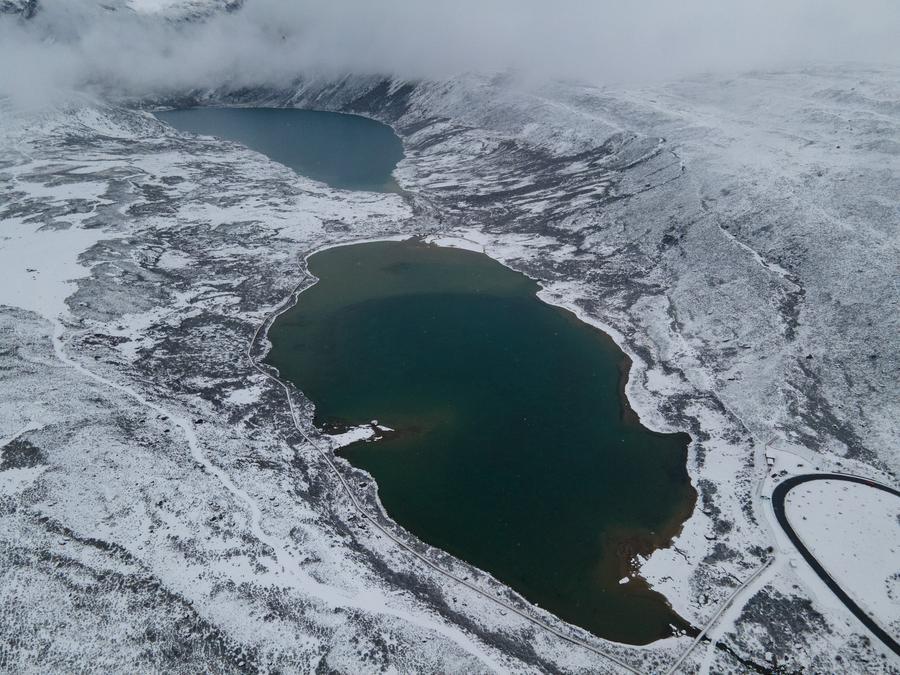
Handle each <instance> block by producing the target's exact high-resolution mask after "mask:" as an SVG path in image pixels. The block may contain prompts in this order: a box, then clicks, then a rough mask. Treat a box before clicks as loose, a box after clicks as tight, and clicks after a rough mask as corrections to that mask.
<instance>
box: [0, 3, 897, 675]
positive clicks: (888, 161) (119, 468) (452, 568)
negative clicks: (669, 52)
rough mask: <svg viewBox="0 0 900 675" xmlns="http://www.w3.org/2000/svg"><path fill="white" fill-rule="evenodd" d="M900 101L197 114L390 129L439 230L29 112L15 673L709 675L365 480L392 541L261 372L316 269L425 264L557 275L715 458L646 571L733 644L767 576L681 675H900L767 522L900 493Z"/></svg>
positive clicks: (441, 93) (550, 290)
mask: <svg viewBox="0 0 900 675" xmlns="http://www.w3.org/2000/svg"><path fill="white" fill-rule="evenodd" d="M133 4H134V6H135V9H138V7H137V5H139V4H141V5H149V4H150V3H138V2H137V0H135V2H134V3H133ZM153 4H154V5H158V4H160V3H153ZM163 4H164V3H163ZM226 4H227V3H226ZM143 9H144V10H149V9H152V8H149V7H146V6H145V7H144V8H143ZM898 92H900V72H898V71H896V70H891V69H875V68H862V67H854V68H849V67H848V68H837V67H833V68H819V69H812V70H808V71H803V72H798V71H791V72H761V73H751V74H747V75H744V76H742V77H737V78H733V79H721V78H706V79H694V80H689V81H684V82H679V83H675V84H671V85H668V86H657V87H652V88H651V87H648V88H643V89H596V88H589V87H584V86H578V85H572V84H566V85H563V84H558V85H547V86H541V87H524V86H521V85H519V84H517V83H516V82H514V81H512V80H510V79H508V78H493V79H489V78H478V77H466V78H458V79H454V80H451V81H445V82H423V83H408V82H399V81H383V80H379V79H364V78H345V79H343V80H341V81H340V82H334V81H327V82H324V81H323V82H316V81H307V82H303V83H301V84H299V85H297V86H296V87H293V88H291V89H290V90H278V89H264V90H263V89H261V90H253V91H249V92H248V91H246V90H243V91H241V92H240V93H239V94H236V93H234V92H230V91H216V92H199V93H198V92H191V93H190V94H186V95H185V96H184V97H180V98H179V101H178V102H180V103H184V102H200V103H214V102H215V103H244V104H266V105H289V106H298V107H309V108H319V109H330V110H339V111H345V112H356V113H360V114H365V115H369V116H372V117H375V118H377V119H380V120H382V121H385V122H387V123H389V124H391V125H392V126H393V127H394V128H395V129H396V131H397V133H398V134H399V135H400V136H401V138H402V139H403V142H404V144H405V147H406V149H407V157H406V159H404V160H403V162H402V163H401V165H400V167H399V169H398V171H397V177H398V181H399V182H400V184H401V185H402V186H403V187H404V189H405V190H407V191H408V193H409V196H408V197H401V196H398V195H384V194H371V193H349V192H342V191H338V190H333V189H330V188H327V187H325V186H323V185H321V184H317V183H315V182H313V181H310V180H307V179H305V178H302V177H298V176H296V175H295V174H294V173H293V172H291V171H290V170H288V169H287V168H285V167H283V166H280V165H278V164H275V163H273V162H271V161H269V160H267V159H266V158H265V157H263V156H261V155H259V154H257V153H254V152H252V151H249V150H247V149H245V148H243V147H241V146H238V145H236V144H232V143H227V142H223V141H217V140H215V139H212V138H209V137H195V136H188V135H181V134H178V133H176V132H174V131H173V130H172V129H170V128H168V127H166V126H165V125H163V124H161V123H160V122H158V121H157V120H156V119H155V118H154V117H152V115H150V114H149V113H147V112H143V111H141V110H140V109H136V108H135V107H124V106H121V105H117V104H112V103H103V102H99V101H96V100H93V99H89V98H84V97H77V98H73V99H72V100H70V101H68V102H66V103H61V104H57V105H55V106H54V107H53V108H52V109H44V110H42V111H40V112H35V111H33V110H32V111H30V112H27V113H25V112H21V111H17V110H15V109H14V108H13V107H12V106H10V105H9V104H7V103H3V104H2V105H3V108H2V110H0V269H3V284H2V285H0V334H2V338H0V363H2V369H0V453H2V455H0V598H2V611H3V615H4V617H5V619H4V621H3V622H2V624H0V625H2V628H0V634H2V636H3V640H2V645H3V646H0V667H2V668H4V669H11V670H29V669H33V670H36V669H38V668H40V669H41V670H48V669H49V670H76V669H77V670H89V669H91V668H93V669H96V670H102V671H111V670H112V671H117V670H123V669H127V670H148V669H166V670H169V669H185V670H193V669H201V668H202V669H204V670H222V671H231V670H260V671H269V670H275V669H278V670H281V671H311V670H316V669H323V670H325V669H334V670H340V671H343V672H363V671H370V670H379V669H390V668H394V669H397V670H400V671H420V670H425V671H465V672H471V671H483V670H501V671H503V670H515V671H559V670H562V671H578V670H584V671H593V672H596V671H601V672H602V671H605V670H608V671H610V672H617V671H618V670H620V669H621V665H617V663H616V660H619V661H621V662H624V663H627V664H629V665H630V666H631V667H633V668H634V669H636V670H638V671H640V672H662V671H665V670H666V668H668V667H669V665H671V664H672V663H674V662H675V660H676V659H677V658H678V657H679V656H680V655H681V654H682V653H683V652H684V650H686V649H688V647H689V646H690V645H691V642H692V639H691V638H690V637H687V636H684V637H680V638H671V639H669V640H665V641H662V642H660V643H656V644H653V645H650V646H648V647H643V648H638V647H628V646H623V645H618V644H611V643H608V642H606V641H603V640H600V639H598V638H596V637H593V636H591V635H589V634H587V633H586V632H585V631H583V630H580V629H578V628H575V627H573V626H568V625H565V624H563V623H562V622H561V621H559V620H557V619H556V618H554V617H553V616H551V615H549V614H548V613H546V612H544V611H543V610H541V609H539V608H537V607H532V606H530V605H528V603H526V602H524V601H523V600H521V599H520V598H519V597H518V596H516V595H515V594H514V593H513V592H512V591H510V590H509V589H507V588H505V587H503V586H502V585H501V584H499V583H497V582H496V581H494V580H492V579H491V578H489V577H488V576H487V575H485V574H484V573H482V572H479V571H478V570H475V569H472V568H470V567H468V566H467V565H465V564H464V563H462V562H460V561H457V560H453V559H451V558H450V557H449V556H447V555H446V554H444V553H442V552H440V551H437V550H434V549H430V548H429V547H427V546H425V545H424V544H422V543H420V542H417V541H416V540H414V539H413V538H411V537H410V536H409V535H408V534H407V533H405V532H403V531H401V530H400V529H399V528H397V527H396V525H394V524H393V523H392V522H391V521H390V520H389V519H388V518H387V517H386V515H385V514H384V513H383V512H382V510H381V509H380V506H379V504H378V501H377V495H376V492H375V486H374V485H373V484H372V483H371V481H370V480H369V479H368V477H367V476H366V475H364V474H362V473H360V472H358V471H356V470H354V469H352V468H351V467H350V466H349V465H347V464H346V463H344V462H342V461H338V462H337V463H336V466H337V470H338V471H339V472H340V474H341V476H342V477H343V478H344V479H345V480H346V482H347V484H348V485H349V486H351V488H352V490H353V496H354V498H355V499H356V500H358V501H359V502H360V503H361V504H362V505H364V506H365V508H366V509H367V511H368V512H369V513H371V514H374V519H375V522H368V521H366V520H365V519H364V518H361V517H360V515H359V512H358V511H357V510H356V508H355V507H354V502H353V500H351V499H350V498H349V497H348V495H347V493H346V492H345V488H344V486H343V484H342V483H341V482H340V481H339V480H338V479H337V476H336V475H335V473H334V472H333V469H332V466H331V464H330V463H329V461H328V457H327V455H323V454H322V453H321V452H320V451H319V450H318V449H317V448H316V447H314V446H313V445H312V444H311V443H310V442H309V440H308V438H307V437H306V436H309V437H311V438H312V439H314V440H316V441H317V443H318V444H319V445H322V444H326V445H327V443H329V442H330V441H329V440H328V438H327V437H324V438H323V437H320V436H319V435H318V433H317V432H316V430H315V429H313V428H312V427H311V424H310V419H311V411H310V409H309V404H308V402H306V401H305V399H304V398H303V396H302V393H300V392H294V393H293V396H294V400H295V402H297V403H298V404H299V409H298V411H297V415H298V420H299V422H300V427H301V429H302V430H303V433H300V431H298V429H296V428H295V426H294V422H293V420H292V413H291V409H290V408H289V406H288V403H287V400H286V398H285V392H284V390H283V389H282V388H281V386H280V385H279V384H278V383H277V382H275V381H273V380H271V379H268V378H266V377H264V376H263V375H262V374H261V373H260V372H259V371H258V370H257V369H256V368H255V367H254V361H253V360H252V359H255V358H257V357H259V356H260V355H261V354H262V353H263V352H264V350H265V347H266V343H265V339H264V337H263V338H262V339H261V340H258V341H254V336H255V335H256V334H257V330H258V329H259V328H260V326H262V325H263V324H264V321H265V320H266V318H267V316H268V315H269V313H270V312H271V311H273V310H274V309H276V308H278V307H279V306H281V304H282V303H283V302H285V301H286V300H289V298H290V297H291V294H292V293H293V292H294V290H295V289H296V287H297V286H298V284H299V285H300V286H301V287H302V286H303V284H306V283H309V282H310V279H309V278H308V276H307V275H306V274H305V271H304V269H303V263H302V261H303V258H304V256H305V255H306V254H308V253H309V252H310V251H312V250H315V249H317V248H320V247H321V246H324V245H327V244H331V243H338V242H343V241H350V240H354V239H361V238H376V237H389V236H390V237H393V236H400V235H414V234H420V235H427V236H431V237H432V238H434V239H436V240H440V241H445V242H448V243H457V244H459V245H470V246H471V245H473V244H474V245H475V246H477V247H481V248H483V250H485V251H486V252H487V253H488V254H489V255H491V256H492V257H495V258H497V259H499V260H501V261H503V262H505V263H506V264H508V265H510V266H511V267H513V268H515V269H519V270H522V271H524V272H526V273H528V274H530V275H531V276H533V277H535V278H537V279H539V280H540V281H541V282H542V283H543V286H544V289H545V290H544V292H543V295H544V297H545V298H546V299H547V300H548V301H549V302H554V303H558V304H562V305H565V306H568V307H572V308H573V309H575V310H576V311H577V312H578V313H579V314H580V315H581V316H582V317H583V318H584V319H585V320H587V321H590V322H592V323H595V324H596V325H598V326H601V327H603V328H604V329H605V330H607V331H608V332H610V334H612V335H613V336H614V337H615V338H616V340H617V341H618V342H619V343H620V345H621V346H622V347H623V349H625V350H626V351H627V352H628V353H629V354H630V355H631V356H632V359H633V361H634V367H633V369H632V371H631V378H630V381H629V384H628V391H627V393H628V396H629V398H630V400H631V402H632V404H633V406H634V408H635V409H636V410H637V411H638V412H639V414H640V415H641V417H642V419H643V421H644V422H645V424H647V425H648V426H650V427H652V428H656V429H659V430H685V431H688V432H689V433H690V434H691V435H692V437H693V438H694V441H695V442H694V443H693V444H692V446H691V449H690V459H689V467H688V469H689V471H690V474H691V476H692V479H693V481H694V483H695V485H696V487H697V489H698V491H699V494H700V501H699V503H698V508H697V510H696V511H695V513H694V515H693V516H692V517H691V519H690V520H689V521H688V522H687V523H686V525H685V528H684V530H683V532H682V534H681V535H680V536H679V537H678V538H677V539H676V540H675V541H674V543H673V546H672V547H671V548H670V549H666V550H662V551H658V552H657V553H656V554H654V555H653V556H652V557H651V558H650V559H649V560H648V561H640V562H641V563H642V564H641V566H640V572H641V573H642V574H643V575H644V576H645V577H646V578H647V579H648V580H649V581H650V582H651V583H652V584H653V585H654V586H655V587H656V588H658V589H659V590H660V591H661V592H663V593H665V594H666V596H667V597H668V598H669V599H670V601H671V603H672V605H673V607H674V608H675V609H676V610H677V611H678V612H679V613H680V614H681V615H682V616H683V617H685V618H686V619H687V620H689V621H690V622H691V623H692V624H694V625H695V626H697V627H698V628H702V627H704V626H705V625H706V623H707V622H708V621H710V619H712V618H713V617H714V616H716V615H717V613H718V612H719V609H720V608H721V607H722V605H723V603H724V602H725V601H726V600H727V599H728V598H729V597H730V596H731V595H732V594H733V592H734V590H735V589H736V588H737V586H738V585H739V584H740V583H741V582H743V581H744V580H746V579H748V578H750V577H751V575H752V574H753V573H754V572H755V571H756V570H758V569H760V567H761V566H762V565H763V564H764V562H765V561H768V560H773V562H771V563H770V564H769V566H768V567H767V568H766V569H765V570H764V571H763V572H762V573H761V574H760V576H758V577H755V578H754V580H753V581H752V582H751V583H750V584H749V585H748V586H747V587H746V588H744V589H742V590H741V591H740V592H739V593H738V594H737V595H736V596H735V599H734V603H733V604H732V605H730V606H729V608H728V609H727V611H725V612H724V613H723V614H722V615H721V617H720V618H719V620H718V621H717V623H716V624H715V625H714V626H713V628H712V629H711V632H710V634H709V637H711V638H712V640H711V641H704V642H702V643H701V644H700V645H699V646H698V647H697V648H696V649H695V650H694V651H692V652H691V654H690V656H689V657H688V658H687V660H686V661H685V665H684V668H686V669H689V670H699V669H704V671H705V672H728V671H735V672H738V671H739V672H745V671H747V670H748V669H749V670H754V669H756V670H761V671H762V670H765V669H768V668H773V667H775V666H776V665H778V666H785V667H787V668H788V669H793V668H799V667H803V668H806V669H809V670H814V671H823V672H826V671H831V672H834V671H840V670H845V669H850V670H856V671H861V670H866V671H872V670H878V669H888V668H889V667H897V661H896V658H895V657H894V658H893V660H892V661H890V663H888V661H886V659H889V658H891V657H889V656H888V655H887V654H885V653H884V649H883V648H882V647H881V646H880V645H878V644H874V643H873V642H872V641H871V640H870V638H869V637H868V636H867V635H866V633H865V630H864V629H863V627H862V626H861V625H859V624H858V623H857V622H856V620H855V619H854V618H853V616H852V615H850V614H849V613H848V612H846V611H845V610H844V609H843V608H842V607H841V606H840V605H839V604H836V603H834V602H833V601H831V600H830V599H829V598H826V597H824V596H823V593H824V591H822V590H821V589H820V588H819V587H817V586H815V585H814V582H813V581H810V579H809V577H808V575H807V574H806V572H805V571H804V569H803V568H802V565H795V564H792V560H793V559H794V557H795V556H794V553H793V551H792V549H790V547H789V546H788V545H787V544H786V543H785V542H784V541H783V538H779V537H778V536H777V534H776V532H775V530H774V526H773V525H774V523H773V520H772V519H771V518H770V514H769V512H768V510H767V506H766V500H765V499H764V498H763V497H764V496H765V495H766V494H767V493H768V492H769V491H770V490H771V487H772V485H773V481H772V480H771V478H770V477H769V474H770V467H769V465H768V462H767V455H768V456H769V457H770V458H774V459H775V461H776V468H777V470H778V471H782V470H784V471H789V472H800V471H802V470H809V469H814V468H816V467H820V468H822V469H830V470H846V471H852V472H853V473H856V474H861V475H866V476H870V477H872V478H877V479H879V480H881V481H883V482H886V483H889V484H896V472H897V470H898V469H900V460H898V455H897V450H896V448H897V447H898V441H900V429H898V427H897V420H898V419H900V402H898V397H897V389H896V378H897V372H898V367H900V362H898V359H900V355H898V352H897V350H896V348H895V345H896V335H897V329H898V326H897V321H898V318H897V317H898V316H900V307H898V303H900V300H898V293H897V287H896V282H897V279H898V272H900V270H898V261H900V255H898V254H900V251H898V248H900V241H898V223H900V211H898V201H897V195H898V194H900V145H898V139H900V100H898V99H900V94H898ZM151 103H158V101H154V102H146V101H145V102H142V103H141V104H142V105H144V106H149V105H151ZM800 465H803V466H802V467H801V466H800ZM381 528H383V529H381ZM386 533H387V534H386ZM398 542H399V544H398ZM770 548H771V549H772V550H770ZM409 549H412V550H414V551H415V552H416V553H417V554H418V555H419V556H421V557H416V556H414V555H411V554H410V550H409ZM426 560H427V561H428V562H425V561H426ZM446 573H450V574H452V575H453V576H454V577H457V578H458V579H462V580H463V581H464V582H465V583H459V582H458V581H455V580H453V579H452V578H450V577H448V576H447V574H446ZM490 598H498V599H500V600H502V603H498V602H494V601H492V600H491V599H490ZM517 611H519V612H521V613H522V614H521V615H520V614H518V613H517ZM523 615H524V616H523ZM526 616H527V617H532V618H534V619H536V620H538V621H539V622H540V625H537V624H535V623H533V622H531V621H529V620H528V619H527V618H525V617H526ZM548 629H549V630H548ZM554 631H555V632H554ZM561 635H562V636H566V637H569V638H572V639H574V640H576V643H577V644H572V643H571V642H567V641H565V640H564V639H563V638H562V637H561ZM610 657H611V658H610ZM38 658H40V661H38V660H37V659H38ZM38 664H40V665H38Z"/></svg>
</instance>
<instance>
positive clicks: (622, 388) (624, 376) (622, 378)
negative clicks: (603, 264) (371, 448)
mask: <svg viewBox="0 0 900 675" xmlns="http://www.w3.org/2000/svg"><path fill="white" fill-rule="evenodd" d="M428 239H429V238H428V237H409V236H401V235H398V236H391V237H374V238H360V239H354V240H349V241H334V242H329V243H328V244H326V245H324V246H321V247H317V248H316V249H315V250H312V251H310V252H308V253H306V254H305V255H304V267H305V269H306V272H307V274H308V275H309V277H310V283H308V284H306V285H305V286H304V288H303V289H302V290H301V291H299V292H298V293H297V294H296V296H295V297H294V303H293V305H292V307H294V306H296V304H297V303H298V302H299V300H300V293H302V292H304V291H307V290H309V289H310V288H312V287H314V286H315V285H316V284H318V281H319V280H318V278H317V277H316V276H315V275H314V274H313V273H312V272H311V271H310V270H309V264H308V261H309V259H310V258H311V257H312V256H314V255H316V254H317V253H320V252H322V251H325V250H328V249H333V248H338V247H346V246H352V245H356V244H362V243H374V242H398V241H407V240H418V241H420V242H423V243H426V244H428V245H429V246H434V247H437V248H467V249H469V250H472V246H471V245H466V246H448V245H447V243H446V242H441V243H436V242H434V241H428ZM469 243H470V244H471V243H472V242H469ZM478 253H480V254H483V255H485V257H486V258H487V259H489V260H491V261H493V262H498V263H500V264H501V265H503V267H505V268H507V269H509V270H511V271H512V272H515V273H516V274H521V275H523V276H524V277H526V278H528V279H529V281H530V282H532V283H533V284H534V286H535V289H534V291H533V294H534V296H535V299H536V300H538V302H540V303H541V304H544V305H548V306H550V307H552V308H554V309H558V310H560V311H563V312H564V313H565V314H566V315H570V316H571V319H572V320H574V321H577V322H578V323H579V324H583V325H586V326H587V327H588V328H589V329H590V330H591V331H592V332H593V333H594V334H597V335H599V336H601V338H600V339H602V340H604V341H606V342H608V343H609V344H610V345H611V346H613V347H614V348H615V350H616V351H617V353H618V354H619V355H620V357H621V358H620V360H619V362H618V380H617V384H616V389H617V392H618V399H619V406H620V415H621V417H622V419H623V420H626V421H627V422H628V423H629V424H630V425H639V426H641V427H642V428H643V429H644V430H646V431H648V432H651V433H653V434H654V435H659V436H667V435H670V434H671V432H664V431H657V430H655V429H651V428H649V427H645V426H644V425H643V424H641V422H640V418H639V416H638V414H637V412H636V411H635V410H634V409H633V408H632V406H631V405H630V401H629V399H628V395H627V384H628V375H629V373H630V371H631V367H632V363H633V361H632V359H631V357H630V356H629V355H628V353H627V352H625V351H624V350H623V349H622V348H621V346H620V345H619V344H618V343H617V342H616V340H615V339H614V338H613V336H612V335H610V334H609V333H608V332H606V331H605V330H603V329H602V328H600V327H598V326H596V325H594V324H593V323H592V322H589V321H584V319H583V318H582V317H580V316H578V313H577V312H575V311H573V310H572V308H570V307H565V306H561V305H560V304H558V303H555V302H548V300H547V298H546V294H544V293H543V291H544V290H545V288H544V286H543V285H542V284H541V282H540V280H537V279H534V278H532V277H530V276H529V275H527V274H524V273H522V272H521V271H519V270H515V269H513V268H512V267H510V266H509V265H507V264H505V263H504V262H503V261H502V260H498V259H497V258H494V257H493V256H490V255H487V254H486V252H484V251H478ZM288 309H290V308H286V309H285V311H288ZM272 323H273V324H274V322H272ZM270 328H271V324H270V326H268V327H267V331H266V337H267V338H268V339H269V341H270V343H271V338H269V337H268V330H269V329H270ZM300 384H302V383H297V384H296V385H295V386H298V388H299V387H300ZM312 400H313V401H314V400H315V399H314V397H312ZM316 410H317V413H316V414H317V415H318V406H317V408H316ZM317 422H321V420H317ZM392 426H393V425H392ZM317 428H319V430H320V432H323V429H322V426H321V424H320V423H317ZM396 433H400V434H402V433H403V429H402V428H401V429H398V431H397V432H395V433H390V434H387V435H386V436H385V438H387V437H394V436H395V434H396ZM326 435H328V434H326ZM683 435H684V439H683V441H682V450H681V452H680V455H681V457H680V465H681V466H682V467H684V472H685V474H686V476H687V483H688V486H689V492H690V495H689V497H688V498H687V499H686V500H685V501H684V503H683V504H682V505H681V506H679V507H678V508H677V509H676V510H675V512H674V513H673V514H672V515H671V517H669V518H667V521H666V523H665V525H664V526H663V527H660V528H657V530H656V531H654V532H652V533H651V534H649V535H648V534H647V533H645V532H639V531H635V532H622V533H619V534H618V535H617V536H615V537H613V538H611V539H610V541H611V545H613V546H615V547H617V548H623V547H624V548H626V549H627V550H628V551H630V552H631V553H630V554H629V555H626V556H620V559H619V563H618V569H619V571H621V572H622V576H623V577H624V576H628V577H629V579H630V580H631V581H629V584H634V589H635V590H637V589H638V588H639V587H641V586H642V585H643V587H644V588H645V589H646V592H647V593H650V594H654V595H656V594H657V593H658V592H657V591H653V590H652V588H651V586H650V585H649V583H648V582H647V581H646V580H644V579H643V578H642V577H640V576H639V574H637V573H636V572H635V568H636V566H637V565H639V564H640V563H639V559H638V558H636V557H635V556H641V557H646V556H648V555H649V554H651V553H652V552H654V551H656V550H658V549H660V548H666V547H668V546H670V545H671V543H672V540H673V539H674V538H675V537H677V536H678V534H679V533H680V532H681V530H682V528H683V527H684V524H685V521H686V519H687V518H688V517H690V515H691V513H692V512H693V510H694V506H695V504H696V499H697V492H696V489H695V488H694V486H693V484H692V482H691V478H690V475H689V472H688V471H687V466H686V463H687V458H688V447H689V445H690V443H691V442H692V439H691V438H690V437H689V436H688V435H687V434H683ZM368 440H369V441H370V442H371V438H370V439H368ZM354 445H355V444H351V445H348V446H345V447H343V448H338V449H336V450H335V451H334V454H335V455H336V456H339V457H341V458H342V459H343V460H344V461H347V462H348V464H350V465H351V466H353V468H354V469H355V470H361V471H363V472H364V473H366V475H369V476H370V478H371V480H373V481H374V482H375V484H376V485H378V480H377V479H376V478H374V477H372V476H371V474H369V473H368V472H367V471H365V470H364V469H361V468H360V467H358V466H356V465H355V464H353V463H352V462H351V461H350V460H348V459H347V456H346V455H347V453H348V452H352V448H353V447H354ZM378 499H379V502H381V501H382V499H381V495H380V494H379V497H378ZM380 506H381V510H382V511H383V512H384V513H385V514H386V515H387V516H388V517H389V518H390V519H391V520H392V521H394V522H396V521H395V520H394V517H393V516H392V515H391V512H390V510H389V509H387V508H386V507H385V506H384V504H383V503H381V504H380ZM401 527H403V526H401ZM403 529H406V528H405V527H404V528H403ZM411 534H412V536H414V537H416V538H417V539H419V537H418V536H417V535H415V534H413V533H411ZM460 559H461V560H463V561H464V562H468V561H467V560H466V557H465V556H460ZM468 564H475V565H476V566H477V563H468ZM678 628H679V629H680V630H685V631H690V624H689V622H681V625H679V626H678ZM669 635H670V633H669V634H660V635H658V636H657V638H655V639H653V640H650V641H649V642H640V643H639V644H650V643H652V642H655V641H656V640H657V639H660V638H664V637H668V636H669ZM605 639H610V638H608V637H607V638H605ZM625 643H626V644H634V643H630V642H628V641H626V642H625Z"/></svg>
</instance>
